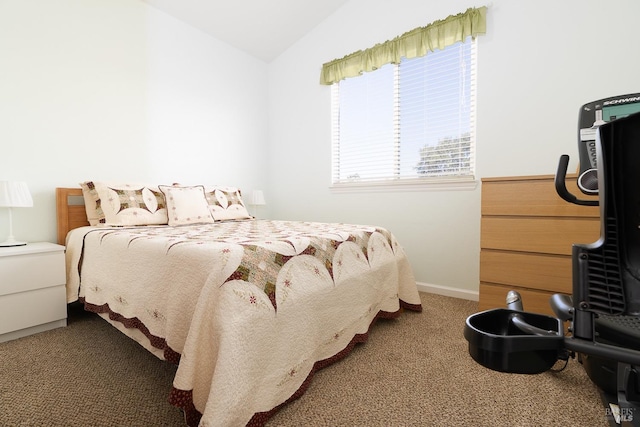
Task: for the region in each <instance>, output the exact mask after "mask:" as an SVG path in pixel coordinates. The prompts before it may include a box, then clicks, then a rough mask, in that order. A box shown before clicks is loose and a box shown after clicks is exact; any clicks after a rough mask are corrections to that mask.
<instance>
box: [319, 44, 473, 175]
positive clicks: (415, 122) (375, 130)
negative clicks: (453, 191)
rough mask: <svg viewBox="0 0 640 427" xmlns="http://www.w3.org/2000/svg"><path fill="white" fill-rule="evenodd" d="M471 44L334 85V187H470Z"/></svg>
mask: <svg viewBox="0 0 640 427" xmlns="http://www.w3.org/2000/svg"><path fill="white" fill-rule="evenodd" d="M475 68H476V41H475V38H472V37H467V39H466V40H465V42H464V43H462V42H458V43H455V44H453V45H451V46H448V47H446V48H444V49H442V50H436V51H434V52H431V53H429V54H427V55H425V56H421V57H417V58H412V59H405V58H402V60H401V61H400V63H399V64H386V65H383V66H381V67H380V68H378V69H377V70H375V71H371V72H365V73H363V74H362V75H360V76H357V77H351V78H347V79H344V80H341V81H339V82H338V83H334V84H333V85H332V144H333V147H332V156H333V157H332V184H333V186H334V187H361V186H367V185H376V184H391V185H395V184H415V183H433V182H438V183H442V182H444V181H446V182H451V181H454V182H461V181H474V172H475V162H474V145H475V76H476V72H475Z"/></svg>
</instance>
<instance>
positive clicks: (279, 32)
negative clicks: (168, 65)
mask: <svg viewBox="0 0 640 427" xmlns="http://www.w3.org/2000/svg"><path fill="white" fill-rule="evenodd" d="M142 1H144V2H145V3H147V4H149V5H151V6H153V7H155V8H157V9H159V10H161V11H163V12H165V13H167V14H169V15H171V16H173V17H175V18H177V19H179V20H181V21H183V22H186V23H187V24H189V25H191V26H193V27H195V28H198V29H200V30H202V31H204V32H206V33H208V34H210V35H212V36H213V37H215V38H217V39H219V40H221V41H223V42H225V43H228V44H229V45H231V46H234V47H236V48H237V49H240V50H242V51H245V52H247V53H248V54H250V55H252V56H255V57H256V58H259V59H261V60H263V61H265V62H267V63H268V62H271V61H272V60H273V59H275V58H276V57H278V55H280V54H281V53H282V52H284V51H285V50H286V49H287V48H289V47H290V46H291V45H292V44H294V43H295V42H296V40H298V39H300V38H301V37H303V36H304V35H305V34H306V33H308V32H309V31H311V30H312V29H313V28H314V27H316V26H317V25H318V24H319V23H320V22H322V21H323V20H324V19H325V18H326V17H328V16H329V15H331V14H332V13H333V12H335V11H336V10H337V9H339V8H340V7H341V6H342V5H344V4H345V3H347V2H348V1H349V0H225V1H223V0H142Z"/></svg>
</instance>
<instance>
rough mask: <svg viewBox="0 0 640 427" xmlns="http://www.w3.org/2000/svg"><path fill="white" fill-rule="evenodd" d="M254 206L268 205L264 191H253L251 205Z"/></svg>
mask: <svg viewBox="0 0 640 427" xmlns="http://www.w3.org/2000/svg"><path fill="white" fill-rule="evenodd" d="M250 205H252V206H262V205H266V203H265V201H264V193H263V192H262V190H253V191H252V192H251V203H250Z"/></svg>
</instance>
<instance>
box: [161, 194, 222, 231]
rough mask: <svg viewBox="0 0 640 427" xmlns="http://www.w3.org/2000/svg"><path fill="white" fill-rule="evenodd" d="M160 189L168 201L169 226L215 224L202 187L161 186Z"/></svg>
mask: <svg viewBox="0 0 640 427" xmlns="http://www.w3.org/2000/svg"><path fill="white" fill-rule="evenodd" d="M159 188H160V191H162V193H164V198H165V200H166V201H167V215H168V217H169V225H186V224H203V223H212V222H214V220H213V217H212V216H211V212H209V204H208V203H207V199H206V197H205V194H204V187H203V186H202V185H194V186H190V187H183V186H170V185H160V186H159Z"/></svg>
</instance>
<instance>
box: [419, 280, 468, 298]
mask: <svg viewBox="0 0 640 427" xmlns="http://www.w3.org/2000/svg"><path fill="white" fill-rule="evenodd" d="M416 285H417V287H418V291H420V292H428V293H431V294H437V295H444V296H446V297H454V298H460V299H467V300H470V301H478V300H479V299H480V296H479V293H478V291H469V290H466V289H459V288H452V287H450V286H441V285H432V284H430V283H421V282H416Z"/></svg>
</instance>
